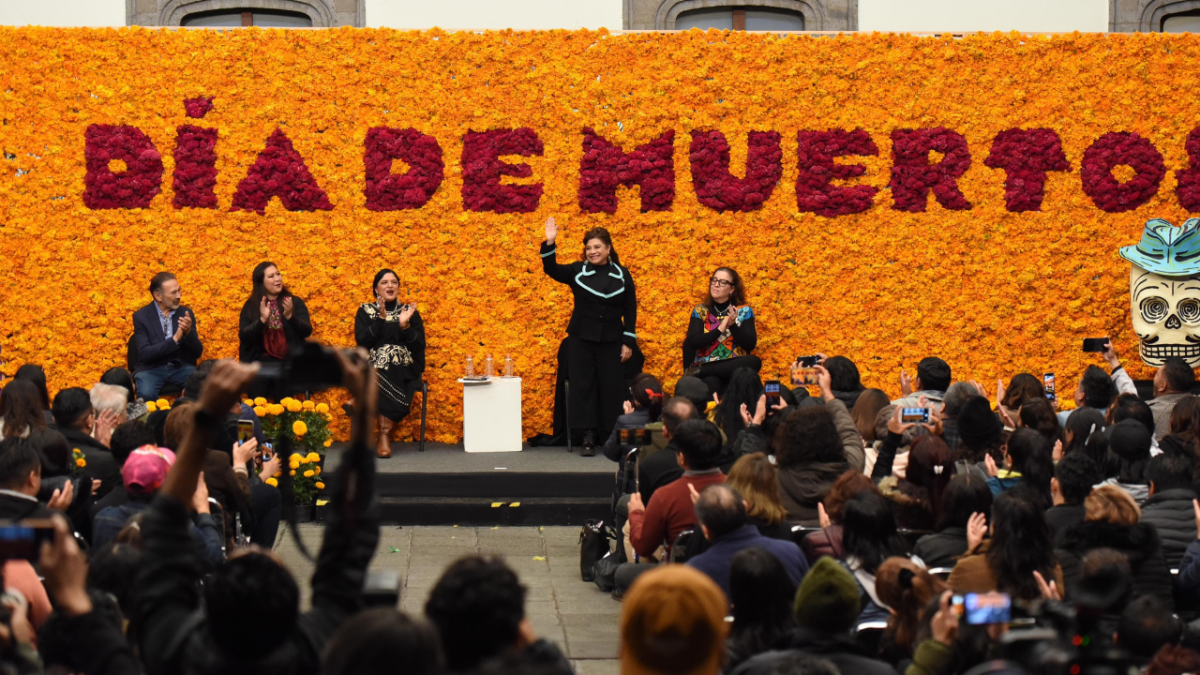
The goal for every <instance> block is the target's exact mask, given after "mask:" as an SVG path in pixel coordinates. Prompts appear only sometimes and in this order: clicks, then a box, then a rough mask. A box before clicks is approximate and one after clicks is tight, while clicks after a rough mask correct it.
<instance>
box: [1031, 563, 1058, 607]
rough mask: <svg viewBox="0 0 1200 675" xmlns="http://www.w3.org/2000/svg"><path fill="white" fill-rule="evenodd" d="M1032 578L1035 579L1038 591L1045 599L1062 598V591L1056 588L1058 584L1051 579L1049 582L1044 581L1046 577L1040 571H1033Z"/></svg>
mask: <svg viewBox="0 0 1200 675" xmlns="http://www.w3.org/2000/svg"><path fill="white" fill-rule="evenodd" d="M1033 578H1034V580H1035V581H1037V585H1038V591H1040V592H1041V594H1042V597H1043V598H1045V599H1046V600H1062V593H1061V592H1060V591H1059V590H1058V584H1056V583H1054V580H1053V579H1051V580H1050V583H1046V577H1043V576H1042V573H1041V572H1038V571H1036V570H1035V571H1034V573H1033Z"/></svg>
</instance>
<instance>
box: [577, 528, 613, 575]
mask: <svg viewBox="0 0 1200 675" xmlns="http://www.w3.org/2000/svg"><path fill="white" fill-rule="evenodd" d="M608 530H609V528H608V527H606V526H605V524H604V521H603V520H589V521H587V523H585V524H584V526H583V529H582V530H580V532H579V574H580V576H581V577H583V580H584V581H592V580H594V579H595V577H594V576H593V569H594V568H595V566H596V562H597V561H599V560H601V559H602V558H604V556H606V555H608V554H609V553H611V552H612V544H611V543H610V541H611V540H612V539H614V538H615V537H613V536H612V535H611V534H610V533H609V531H608Z"/></svg>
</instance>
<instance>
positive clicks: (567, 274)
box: [541, 242, 637, 349]
mask: <svg viewBox="0 0 1200 675" xmlns="http://www.w3.org/2000/svg"><path fill="white" fill-rule="evenodd" d="M555 252H556V249H555V246H554V245H548V244H546V242H542V251H541V255H542V269H543V270H544V271H545V272H546V274H547V275H548V276H549V277H550V278H551V279H554V280H555V281H557V282H559V283H564V284H566V285H568V286H570V287H571V293H572V294H573V295H574V296H575V310H574V311H573V312H571V322H570V323H568V324H567V335H571V336H573V337H577V338H579V339H580V340H587V341H589V342H621V343H624V344H625V345H627V346H629V347H630V348H631V349H632V348H633V347H634V346H636V345H637V290H636V289H635V288H634V285H633V275H632V274H630V273H629V270H628V269H626V268H624V267H622V266H621V265H619V264H617V263H614V262H610V263H609V264H607V265H600V266H598V267H597V266H596V265H592V264H591V263H588V262H585V261H580V260H577V261H575V262H573V263H571V264H570V265H559V264H558V261H557V260H556V258H555Z"/></svg>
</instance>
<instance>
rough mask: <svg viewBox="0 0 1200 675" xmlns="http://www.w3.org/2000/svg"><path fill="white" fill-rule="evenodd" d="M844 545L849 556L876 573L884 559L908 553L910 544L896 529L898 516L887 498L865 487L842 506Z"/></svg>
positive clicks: (864, 567) (871, 572)
mask: <svg viewBox="0 0 1200 675" xmlns="http://www.w3.org/2000/svg"><path fill="white" fill-rule="evenodd" d="M842 544H843V546H844V548H845V550H846V554H847V555H852V556H854V557H855V558H858V561H859V562H860V563H861V564H862V567H863V569H864V570H866V571H867V572H869V573H870V574H874V573H875V570H877V569H879V566H880V565H882V564H883V561H884V560H887V559H888V558H890V557H892V556H894V555H898V556H907V555H908V544H907V543H905V541H904V538H903V537H901V536H900V533H899V532H898V531H897V529H896V516H895V515H894V514H893V513H892V506H891V502H890V500H888V498H887V497H884V496H883V495H881V494H879V493H878V492H874V491H871V490H864V491H862V492H859V493H858V494H856V495H854V496H853V497H851V498H850V499H848V500H846V505H845V506H844V507H842Z"/></svg>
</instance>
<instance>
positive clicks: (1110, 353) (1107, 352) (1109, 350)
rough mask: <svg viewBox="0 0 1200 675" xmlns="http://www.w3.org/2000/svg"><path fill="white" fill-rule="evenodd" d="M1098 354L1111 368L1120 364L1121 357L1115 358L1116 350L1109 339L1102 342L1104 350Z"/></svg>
mask: <svg viewBox="0 0 1200 675" xmlns="http://www.w3.org/2000/svg"><path fill="white" fill-rule="evenodd" d="M1100 356H1102V357H1103V358H1104V361H1105V362H1106V363H1108V365H1109V366H1110V367H1112V368H1116V367H1117V366H1119V365H1121V359H1119V358H1117V350H1116V348H1114V347H1113V346H1112V342H1111V341H1110V342H1105V343H1104V352H1103V353H1102V354H1100Z"/></svg>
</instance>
